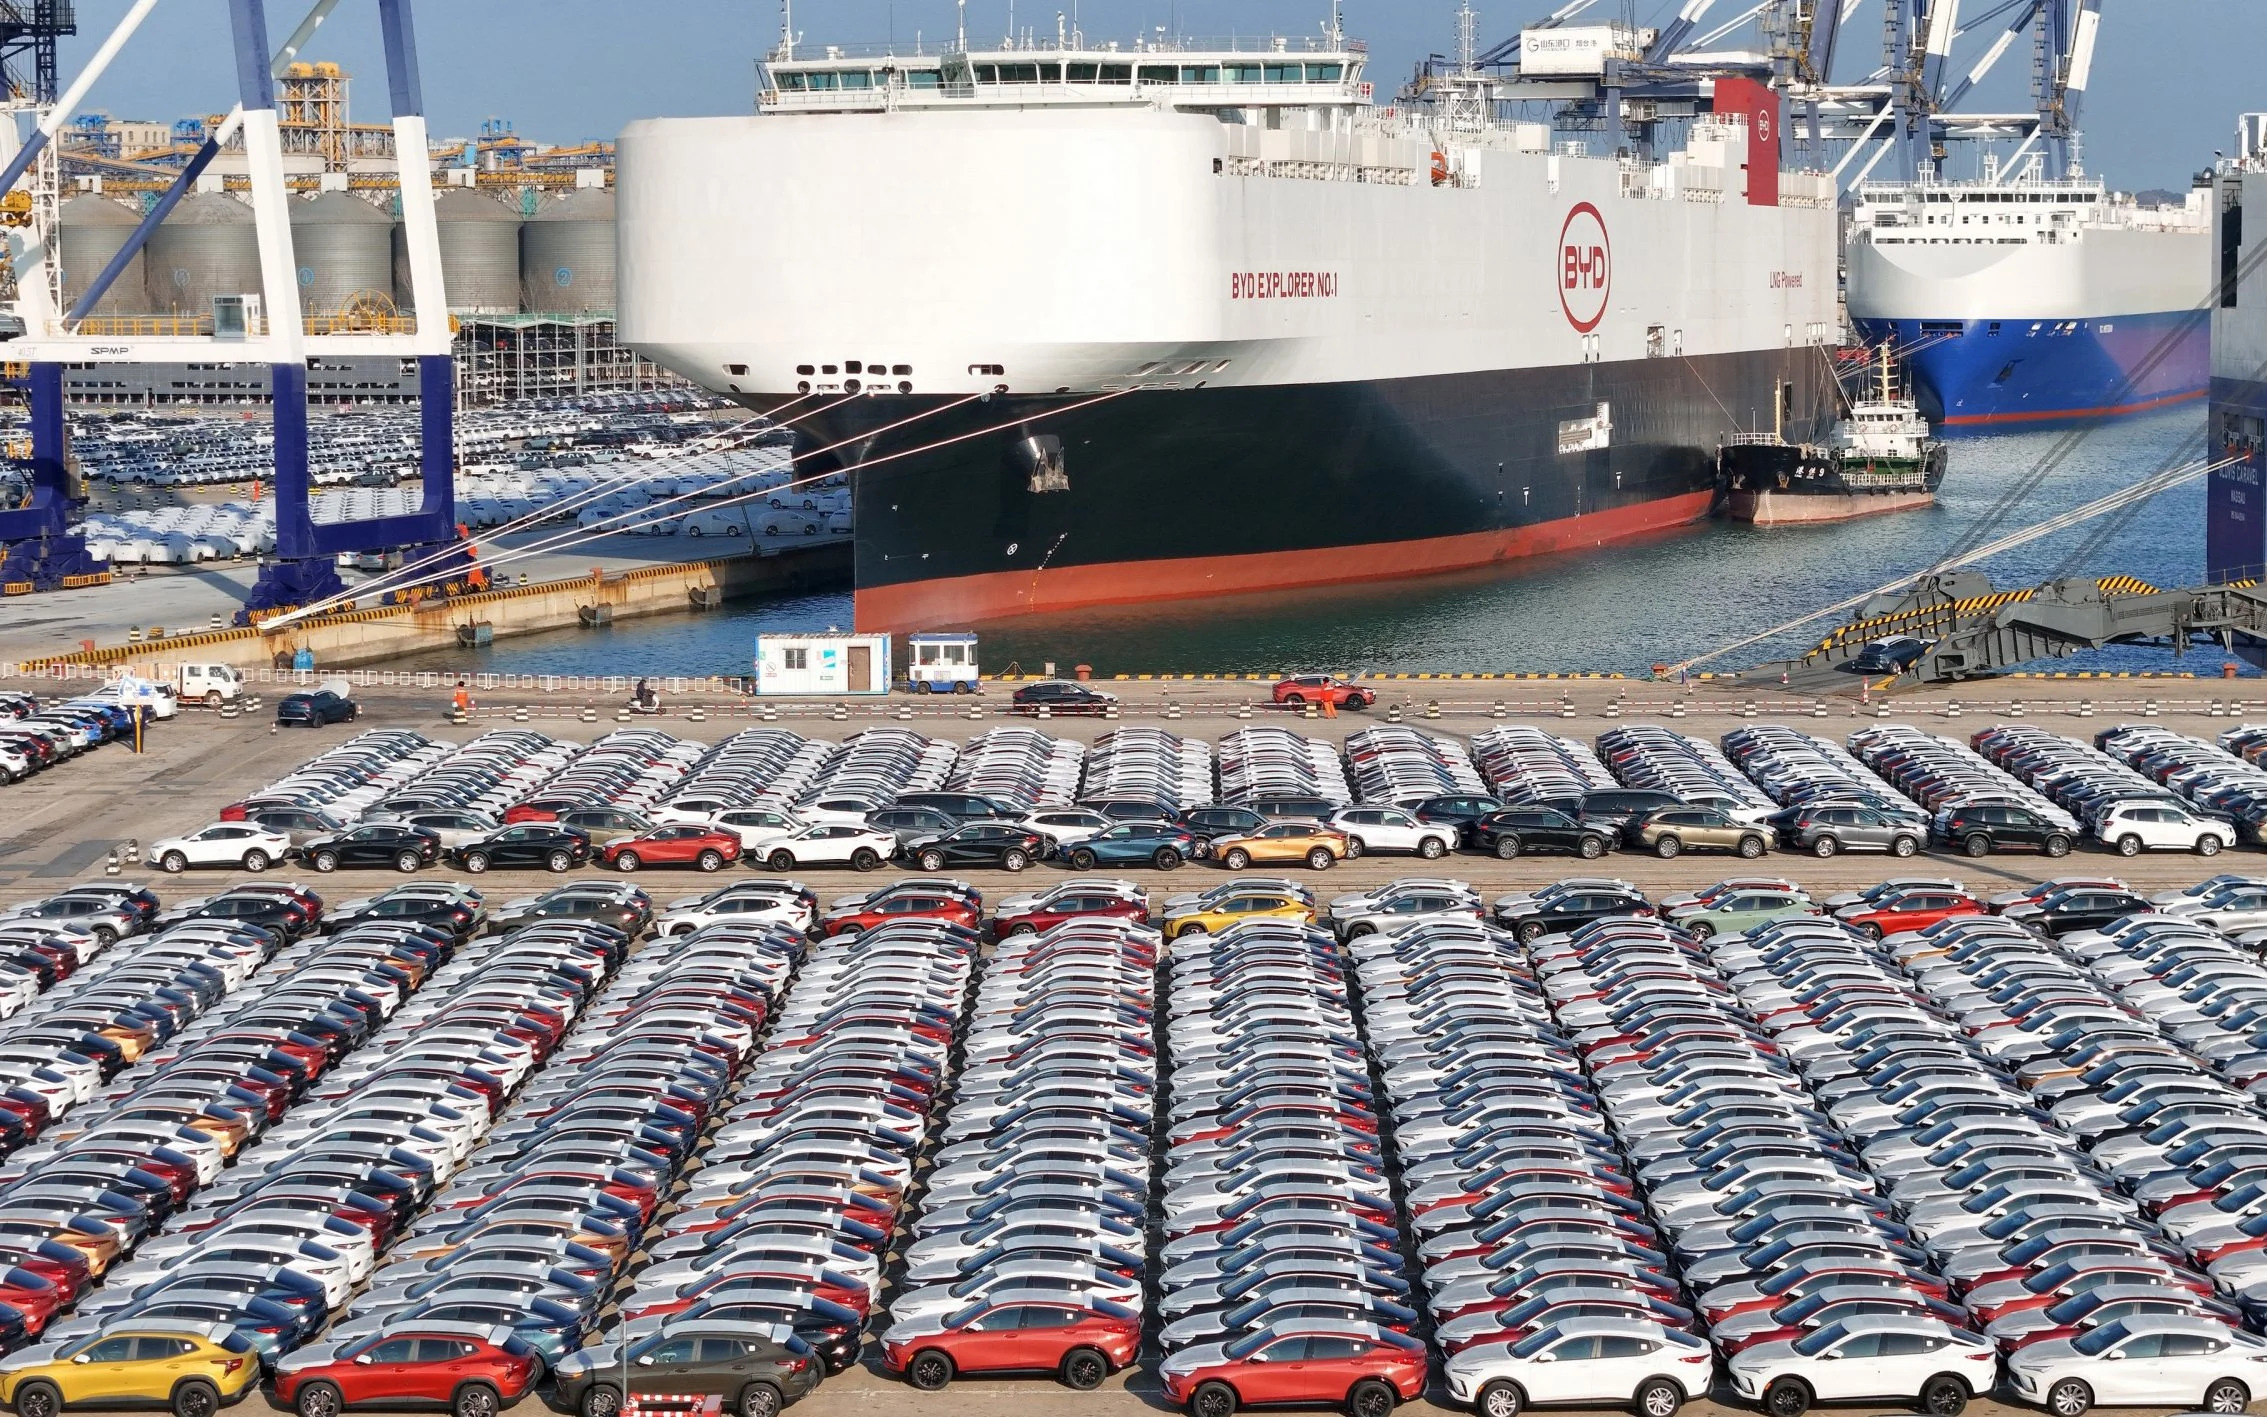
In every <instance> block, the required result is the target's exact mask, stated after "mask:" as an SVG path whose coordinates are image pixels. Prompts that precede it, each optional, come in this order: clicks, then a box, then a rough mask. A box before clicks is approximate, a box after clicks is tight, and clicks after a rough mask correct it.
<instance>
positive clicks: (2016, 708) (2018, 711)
mask: <svg viewBox="0 0 2267 1417" xmlns="http://www.w3.org/2000/svg"><path fill="white" fill-rule="evenodd" d="M2007 716H2008V717H2009V718H2021V717H2022V716H2023V701H2022V700H2021V699H2009V700H2008V701H2007Z"/></svg>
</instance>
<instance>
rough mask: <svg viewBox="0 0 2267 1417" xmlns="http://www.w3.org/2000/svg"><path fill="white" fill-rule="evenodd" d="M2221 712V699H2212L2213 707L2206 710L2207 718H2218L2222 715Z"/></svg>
mask: <svg viewBox="0 0 2267 1417" xmlns="http://www.w3.org/2000/svg"><path fill="white" fill-rule="evenodd" d="M2221 713H2222V710H2221V708H2220V701H2219V700H2218V699H2214V700H2212V704H2211V707H2209V708H2207V709H2205V710H2204V716H2205V717H2206V718H2218V717H2220V716H2221Z"/></svg>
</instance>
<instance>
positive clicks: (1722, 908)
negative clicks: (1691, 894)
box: [1669, 890, 1821, 940]
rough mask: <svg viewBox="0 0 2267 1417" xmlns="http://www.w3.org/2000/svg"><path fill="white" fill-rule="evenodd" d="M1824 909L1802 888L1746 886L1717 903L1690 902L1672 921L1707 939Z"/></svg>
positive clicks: (1671, 917)
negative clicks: (1804, 892) (1796, 889)
mask: <svg viewBox="0 0 2267 1417" xmlns="http://www.w3.org/2000/svg"><path fill="white" fill-rule="evenodd" d="M1820 913H1821V912H1820V911H1819V908H1818V907H1817V906H1816V905H1814V904H1812V903H1811V898H1810V897H1809V896H1807V895H1804V894H1803V893H1802V892H1801V891H1770V890H1746V891H1734V892H1732V893H1731V894H1730V895H1727V896H1725V897H1724V898H1723V899H1721V900H1719V901H1716V902H1715V903H1714V904H1710V905H1688V906H1686V907H1684V908H1683V909H1682V910H1678V911H1675V912H1673V913H1671V915H1670V916H1669V923H1670V924H1671V925H1674V926H1676V927H1677V928H1678V929H1680V930H1685V931H1688V932H1690V933H1691V934H1692V935H1694V936H1696V937H1697V938H1699V939H1703V940H1705V939H1707V938H1709V937H1710V936H1712V935H1737V934H1739V933H1741V932H1742V931H1745V930H1753V929H1755V928H1756V927H1757V926H1759V925H1768V924H1770V923H1771V922H1772V921H1774V920H1792V919H1795V918H1796V917H1798V916H1803V915H1817V914H1820Z"/></svg>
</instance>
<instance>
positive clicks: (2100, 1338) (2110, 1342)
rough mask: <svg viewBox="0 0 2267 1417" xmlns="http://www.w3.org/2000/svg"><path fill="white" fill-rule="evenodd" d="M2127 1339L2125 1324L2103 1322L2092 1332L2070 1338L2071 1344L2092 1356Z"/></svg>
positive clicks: (2077, 1349) (2079, 1350)
mask: <svg viewBox="0 0 2267 1417" xmlns="http://www.w3.org/2000/svg"><path fill="white" fill-rule="evenodd" d="M2124 1341H2125V1325H2124V1324H2121V1323H2120V1324H2103V1325H2102V1326H2101V1327H2100V1328H2097V1329H2094V1330H2092V1331H2091V1332H2087V1333H2082V1334H2080V1335H2078V1336H2077V1337H2076V1338H2073V1339H2072V1340H2070V1346H2071V1347H2072V1348H2073V1349H2075V1350H2076V1351H2078V1352H2080V1353H2083V1354H2085V1355H2086V1356H2087V1357H2089V1358H2091V1357H2093V1356H2094V1355H2095V1354H2097V1353H2100V1352H2101V1351H2103V1350H2104V1349H2106V1348H2114V1347H2116V1346H2117V1345H2118V1344H2120V1343H2123V1342H2124Z"/></svg>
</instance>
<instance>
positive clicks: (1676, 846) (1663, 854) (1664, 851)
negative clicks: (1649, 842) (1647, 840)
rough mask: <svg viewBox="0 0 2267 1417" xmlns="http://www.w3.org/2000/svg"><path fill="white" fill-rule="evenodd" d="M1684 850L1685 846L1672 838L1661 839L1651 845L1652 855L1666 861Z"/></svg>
mask: <svg viewBox="0 0 2267 1417" xmlns="http://www.w3.org/2000/svg"><path fill="white" fill-rule="evenodd" d="M1684 849H1685V844H1684V843H1683V842H1681V841H1679V840H1677V839H1676V838H1675V837H1673V836H1665V837H1662V838H1661V839H1660V840H1659V841H1656V842H1654V843H1653V854H1654V855H1655V856H1658V857H1660V858H1661V859H1662V860H1663V861H1667V860H1669V859H1670V858H1672V857H1674V856H1675V855H1676V854H1677V853H1678V852H1680V851H1683V850H1684Z"/></svg>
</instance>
